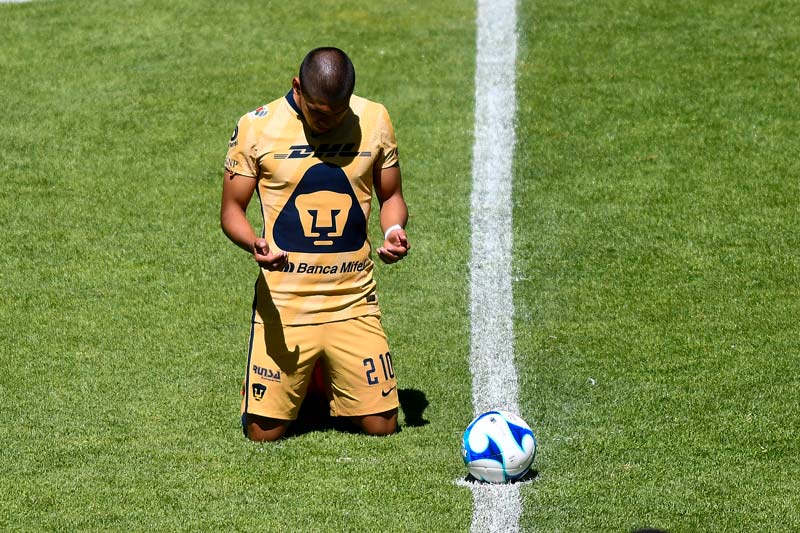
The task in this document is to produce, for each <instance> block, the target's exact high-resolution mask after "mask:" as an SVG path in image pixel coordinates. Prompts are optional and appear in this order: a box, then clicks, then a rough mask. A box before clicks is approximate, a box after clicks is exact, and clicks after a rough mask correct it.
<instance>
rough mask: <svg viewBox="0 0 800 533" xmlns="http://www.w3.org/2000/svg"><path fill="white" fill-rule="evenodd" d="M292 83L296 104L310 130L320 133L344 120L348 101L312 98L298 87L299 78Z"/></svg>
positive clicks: (348, 105)
mask: <svg viewBox="0 0 800 533" xmlns="http://www.w3.org/2000/svg"><path fill="white" fill-rule="evenodd" d="M293 85H294V94H295V98H296V101H297V105H298V106H299V107H300V111H301V112H302V113H303V118H305V119H306V123H307V124H308V127H309V128H311V131H313V132H314V133H316V134H318V135H320V134H323V133H327V132H329V131H331V130H332V129H334V128H336V126H338V125H339V124H341V123H342V121H344V119H345V117H346V116H347V112H348V111H349V110H350V102H349V101H344V102H328V101H325V100H312V99H311V98H309V97H308V96H307V95H305V94H304V93H303V91H302V90H301V89H300V83H299V80H298V82H297V83H295V84H293Z"/></svg>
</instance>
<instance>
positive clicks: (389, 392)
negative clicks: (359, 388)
mask: <svg viewBox="0 0 800 533" xmlns="http://www.w3.org/2000/svg"><path fill="white" fill-rule="evenodd" d="M396 388H397V385H395V386H394V387H392V388H391V389H389V390H381V396H383V397H384V398H385V397H387V396H389V395H390V394H391V393H392V391H393V390H394V389H396Z"/></svg>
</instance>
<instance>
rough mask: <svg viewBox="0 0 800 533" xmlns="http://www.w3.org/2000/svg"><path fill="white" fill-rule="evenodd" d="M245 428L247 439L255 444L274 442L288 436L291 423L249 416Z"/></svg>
mask: <svg viewBox="0 0 800 533" xmlns="http://www.w3.org/2000/svg"><path fill="white" fill-rule="evenodd" d="M245 427H246V428H247V438H248V439H250V440H252V441H253V442H273V441H276V440H279V439H280V438H282V437H283V436H284V435H285V434H286V430H287V429H288V428H289V421H288V420H276V419H274V418H264V417H260V416H254V415H248V417H247V421H246V422H245Z"/></svg>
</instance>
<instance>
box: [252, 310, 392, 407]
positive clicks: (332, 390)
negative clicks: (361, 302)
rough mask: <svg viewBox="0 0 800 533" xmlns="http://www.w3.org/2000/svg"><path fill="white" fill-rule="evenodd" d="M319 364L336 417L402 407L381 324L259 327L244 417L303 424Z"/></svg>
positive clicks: (365, 320)
mask: <svg viewBox="0 0 800 533" xmlns="http://www.w3.org/2000/svg"><path fill="white" fill-rule="evenodd" d="M317 360H319V361H320V363H321V367H322V374H323V378H324V388H325V392H326V394H327V397H328V401H329V404H330V412H331V415H332V416H360V415H371V414H377V413H383V412H385V411H389V410H391V409H394V408H396V407H398V406H399V405H400V403H399V401H398V396H397V380H396V379H395V376H394V367H393V365H392V356H391V354H390V353H389V345H388V343H387V341H386V334H385V333H384V332H383V327H381V321H380V318H379V317H377V316H362V317H357V318H350V319H347V320H341V321H337V322H326V323H324V324H309V325H303V326H282V325H280V324H260V323H254V324H253V325H252V331H251V334H250V349H249V353H248V358H247V373H246V375H245V381H244V390H243V395H244V398H243V400H242V414H245V413H249V414H254V415H258V416H264V417H268V418H276V419H279V420H295V419H297V414H298V412H299V411H300V404H302V403H303V398H305V395H306V391H307V390H308V385H309V383H310V381H311V376H312V372H313V370H314V365H315V363H316V362H317Z"/></svg>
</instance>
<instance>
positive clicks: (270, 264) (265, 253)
mask: <svg viewBox="0 0 800 533" xmlns="http://www.w3.org/2000/svg"><path fill="white" fill-rule="evenodd" d="M253 259H255V260H256V262H257V263H258V264H259V266H260V267H261V268H266V269H267V270H283V268H284V267H285V266H286V265H287V264H288V263H289V254H288V253H287V252H283V251H281V252H278V253H272V252H271V251H270V249H269V244H267V240H266V239H256V240H255V241H254V242H253Z"/></svg>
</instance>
